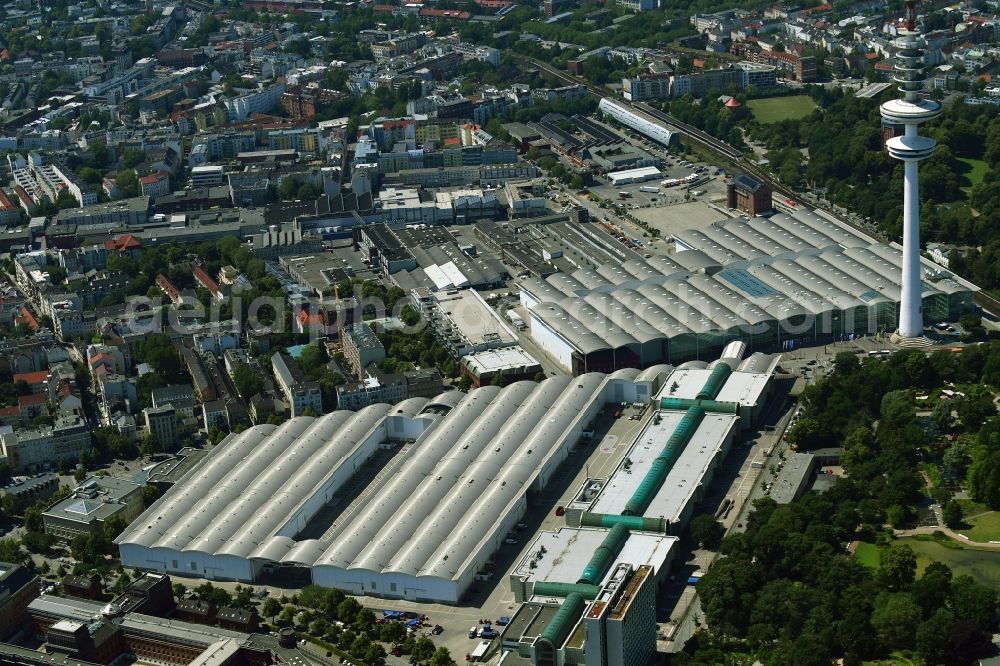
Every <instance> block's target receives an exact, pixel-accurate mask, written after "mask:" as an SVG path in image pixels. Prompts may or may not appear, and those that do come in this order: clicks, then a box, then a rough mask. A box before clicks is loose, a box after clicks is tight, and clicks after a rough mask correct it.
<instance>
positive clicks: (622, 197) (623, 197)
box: [618, 191, 632, 199]
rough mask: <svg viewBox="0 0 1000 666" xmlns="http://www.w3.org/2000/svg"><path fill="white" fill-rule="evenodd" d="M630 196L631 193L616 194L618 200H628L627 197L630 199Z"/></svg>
mask: <svg viewBox="0 0 1000 666" xmlns="http://www.w3.org/2000/svg"><path fill="white" fill-rule="evenodd" d="M631 196H632V193H631V192H625V191H622V192H619V193H618V197H619V198H620V199H628V198H629V197H631Z"/></svg>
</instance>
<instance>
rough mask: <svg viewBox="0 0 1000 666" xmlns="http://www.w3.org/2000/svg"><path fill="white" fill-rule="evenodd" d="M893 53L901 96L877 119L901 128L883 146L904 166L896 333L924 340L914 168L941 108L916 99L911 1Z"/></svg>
mask: <svg viewBox="0 0 1000 666" xmlns="http://www.w3.org/2000/svg"><path fill="white" fill-rule="evenodd" d="M893 45H894V46H895V48H896V74H895V76H894V77H893V80H895V81H896V83H898V84H899V91H900V92H901V93H903V95H902V97H901V98H900V99H893V100H889V101H888V102H885V103H884V104H883V105H882V107H881V108H880V112H881V114H882V117H883V118H884V119H885V120H886V121H888V122H890V123H893V124H896V125H902V126H903V135H902V136H897V137H894V138H892V139H889V141H887V142H886V148H887V149H888V150H889V154H890V155H891V156H892V157H894V158H895V159H897V160H901V161H902V162H903V275H902V280H901V285H902V295H901V297H900V303H899V328H898V329H897V333H898V334H899V335H900V336H901V337H904V338H916V337H920V336H921V335H923V331H924V316H923V305H922V302H923V287H922V285H921V270H920V184H919V173H918V170H917V165H918V163H919V162H920V160H923V159H927V158H928V157H930V156H931V155H932V154H933V153H934V146H935V141H934V140H933V139H931V138H928V137H925V136H920V135H919V134H918V133H917V131H918V129H919V127H920V124H921V123H925V122H927V121H928V120H932V119H933V118H936V117H937V116H938V114H940V113H941V105H940V104H938V103H937V102H935V101H933V100H928V99H923V98H921V97H920V91H921V90H923V84H924V78H923V73H924V70H923V60H924V40H923V38H922V37H921V35H920V33H919V31H918V30H917V27H916V9H915V7H914V3H913V0H909V1H908V2H907V3H906V26H905V27H904V28H903V29H902V30H900V31H899V37H898V38H897V39H896V40H895V41H894V42H893Z"/></svg>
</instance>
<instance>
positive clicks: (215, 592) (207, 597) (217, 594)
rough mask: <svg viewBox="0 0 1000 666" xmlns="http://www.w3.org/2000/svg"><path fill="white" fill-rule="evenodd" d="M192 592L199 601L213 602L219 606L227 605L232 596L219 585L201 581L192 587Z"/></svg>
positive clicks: (231, 601)
mask: <svg viewBox="0 0 1000 666" xmlns="http://www.w3.org/2000/svg"><path fill="white" fill-rule="evenodd" d="M194 593H195V594H196V595H197V596H198V599H200V600H201V601H205V602H207V603H211V604H215V605H216V606H219V607H223V606H229V605H231V604H232V603H233V597H232V595H231V594H229V592H227V591H226V590H224V589H223V588H221V587H215V586H214V585H212V584H211V583H202V584H201V585H199V586H198V587H196V588H194Z"/></svg>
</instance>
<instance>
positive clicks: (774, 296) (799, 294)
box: [520, 211, 978, 374]
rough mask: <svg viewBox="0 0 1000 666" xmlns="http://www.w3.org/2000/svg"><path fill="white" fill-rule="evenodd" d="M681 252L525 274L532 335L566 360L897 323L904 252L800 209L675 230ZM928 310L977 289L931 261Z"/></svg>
mask: <svg viewBox="0 0 1000 666" xmlns="http://www.w3.org/2000/svg"><path fill="white" fill-rule="evenodd" d="M673 240H674V243H675V245H676V248H677V251H676V252H674V253H673V254H670V255H667V256H653V257H650V258H648V259H643V258H636V259H629V260H626V261H620V262H611V263H608V264H605V265H601V266H598V267H597V268H581V269H578V270H576V271H574V272H572V273H556V274H553V275H550V276H548V277H547V278H545V279H541V278H537V277H528V278H525V279H523V280H522V281H521V283H520V288H521V292H520V299H521V304H522V305H523V306H524V307H525V308H526V309H527V310H528V312H529V319H530V321H529V324H530V329H531V336H532V338H533V339H534V340H535V342H536V343H538V344H539V346H541V347H542V348H543V349H544V350H545V351H547V352H548V353H549V355H550V356H551V357H552V358H553V359H555V360H557V361H558V362H559V363H560V364H561V365H562V366H563V367H564V368H565V369H566V370H567V371H571V372H573V373H574V374H579V373H582V372H594V371H601V372H611V371H614V370H615V369H617V368H622V367H645V366H648V365H653V364H657V363H673V364H677V363H683V362H684V361H687V360H691V359H698V358H717V357H718V356H719V355H720V353H721V352H722V348H723V347H724V346H725V345H726V344H727V343H729V342H731V341H733V340H740V341H743V342H745V343H747V345H748V348H749V351H751V352H755V351H761V352H773V351H779V350H782V349H790V348H793V347H795V346H799V345H815V344H823V343H824V342H827V341H833V340H843V339H849V338H851V337H852V336H854V335H860V334H865V333H871V332H876V331H891V330H893V329H894V328H895V326H896V321H897V316H896V314H897V309H898V304H899V300H900V296H901V286H900V278H901V275H902V261H903V259H902V252H901V250H900V248H899V247H898V246H895V245H885V244H882V243H878V242H875V241H873V240H872V239H871V238H868V237H866V236H864V235H862V234H861V233H860V232H857V231H854V230H853V229H850V228H848V227H846V226H841V225H839V224H835V223H833V222H831V221H829V220H827V219H825V218H821V217H819V216H818V215H816V214H814V213H812V212H809V211H802V212H797V213H795V214H793V215H786V214H784V213H778V214H775V215H773V216H772V217H770V218H769V219H768V218H754V219H752V220H747V219H743V218H736V219H730V220H726V221H724V222H720V223H717V224H714V225H712V226H709V227H705V228H702V229H690V230H686V231H683V232H680V233H678V234H675V235H674V238H673ZM921 270H922V273H923V278H924V279H923V286H924V294H923V307H924V317H925V320H926V321H927V322H928V323H931V322H935V321H956V320H958V319H959V318H960V317H961V315H962V314H964V313H966V312H969V311H971V310H972V309H973V300H972V297H973V293H974V292H975V291H977V290H978V288H977V287H976V286H975V285H973V284H971V283H969V282H968V281H966V280H963V279H962V278H960V277H958V276H956V275H954V274H953V273H950V272H949V271H948V270H946V269H944V268H942V267H940V266H938V265H936V264H934V263H933V262H931V261H929V260H923V261H922V263H921Z"/></svg>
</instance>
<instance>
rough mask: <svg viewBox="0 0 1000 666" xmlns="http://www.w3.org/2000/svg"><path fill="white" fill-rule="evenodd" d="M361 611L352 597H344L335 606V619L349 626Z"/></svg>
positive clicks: (359, 605)
mask: <svg viewBox="0 0 1000 666" xmlns="http://www.w3.org/2000/svg"><path fill="white" fill-rule="evenodd" d="M360 610H361V604H360V603H358V600H357V599H355V598H354V597H346V598H345V599H344V600H343V601H341V602H340V603H339V604H337V619H338V620H340V621H341V622H343V623H344V624H351V623H353V622H354V618H355V617H357V615H358V611H360Z"/></svg>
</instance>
